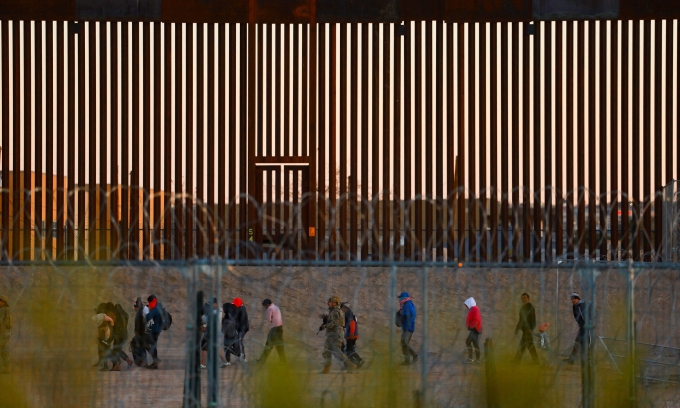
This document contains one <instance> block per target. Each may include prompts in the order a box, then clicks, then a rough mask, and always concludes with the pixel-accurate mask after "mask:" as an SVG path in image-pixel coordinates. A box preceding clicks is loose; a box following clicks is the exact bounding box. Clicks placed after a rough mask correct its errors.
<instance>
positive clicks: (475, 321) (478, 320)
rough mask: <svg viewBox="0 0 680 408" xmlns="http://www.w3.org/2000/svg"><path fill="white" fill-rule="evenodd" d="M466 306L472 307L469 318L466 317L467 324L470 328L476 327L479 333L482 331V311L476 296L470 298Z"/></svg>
mask: <svg viewBox="0 0 680 408" xmlns="http://www.w3.org/2000/svg"><path fill="white" fill-rule="evenodd" d="M465 306H467V307H468V309H470V311H469V312H468V315H467V318H466V319H465V326H466V327H467V328H468V330H472V329H475V330H477V332H478V333H481V332H482V312H480V311H479V308H478V307H477V302H475V299H474V298H468V299H467V300H466V301H465Z"/></svg>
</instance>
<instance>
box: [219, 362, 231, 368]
mask: <svg viewBox="0 0 680 408" xmlns="http://www.w3.org/2000/svg"><path fill="white" fill-rule="evenodd" d="M230 365H231V363H229V362H227V363H222V364H220V368H224V367H226V366H230Z"/></svg>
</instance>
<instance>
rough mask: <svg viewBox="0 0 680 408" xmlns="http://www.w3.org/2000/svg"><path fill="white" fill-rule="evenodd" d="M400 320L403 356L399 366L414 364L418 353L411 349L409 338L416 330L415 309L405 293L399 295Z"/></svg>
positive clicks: (409, 297)
mask: <svg viewBox="0 0 680 408" xmlns="http://www.w3.org/2000/svg"><path fill="white" fill-rule="evenodd" d="M397 313H398V316H399V319H401V322H400V326H401V353H402V354H403V355H404V362H403V363H401V365H409V364H415V363H416V361H418V353H416V352H415V350H413V348H411V345H410V343H411V337H413V332H414V331H415V330H416V307H415V306H414V305H413V302H412V301H411V296H409V294H408V293H407V292H401V293H400V294H399V312H397Z"/></svg>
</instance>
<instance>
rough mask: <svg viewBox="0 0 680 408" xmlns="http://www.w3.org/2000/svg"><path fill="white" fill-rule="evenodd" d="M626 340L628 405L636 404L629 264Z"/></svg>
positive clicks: (632, 290)
mask: <svg viewBox="0 0 680 408" xmlns="http://www.w3.org/2000/svg"><path fill="white" fill-rule="evenodd" d="M626 312H627V316H626V331H627V333H626V340H627V341H628V367H627V368H628V369H627V370H626V377H627V379H626V380H627V382H628V400H629V407H631V408H634V407H636V406H637V395H636V389H635V387H636V380H635V362H636V358H637V356H636V354H635V348H636V341H637V339H636V338H635V337H636V336H635V268H633V266H632V265H631V266H630V267H629V268H628V308H627V310H626Z"/></svg>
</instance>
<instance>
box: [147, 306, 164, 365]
mask: <svg viewBox="0 0 680 408" xmlns="http://www.w3.org/2000/svg"><path fill="white" fill-rule="evenodd" d="M147 301H148V302H149V313H148V314H147V315H146V321H147V324H148V323H149V322H153V323H151V338H150V339H149V340H150V341H149V344H148V346H147V347H148V348H147V351H148V352H149V353H150V354H151V357H152V358H153V363H151V364H149V365H148V366H145V367H146V368H151V369H158V363H160V362H161V360H160V359H159V358H158V337H160V335H161V332H162V331H163V305H161V303H160V302H158V300H157V299H156V295H151V296H149V297H148V298H147Z"/></svg>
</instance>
